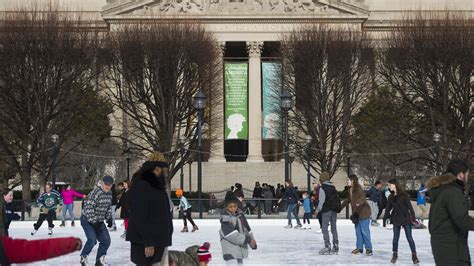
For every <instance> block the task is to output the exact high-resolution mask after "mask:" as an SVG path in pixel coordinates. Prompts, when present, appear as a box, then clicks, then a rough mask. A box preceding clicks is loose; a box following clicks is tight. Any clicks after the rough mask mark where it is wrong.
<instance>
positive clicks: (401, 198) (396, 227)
mask: <svg viewBox="0 0 474 266" xmlns="http://www.w3.org/2000/svg"><path fill="white" fill-rule="evenodd" d="M388 186H389V189H390V190H391V191H392V192H393V194H392V195H390V197H389V198H388V202H387V208H386V209H385V216H384V219H387V218H388V219H390V223H392V224H393V242H392V250H393V255H392V260H391V262H392V263H395V262H396V261H397V259H398V240H399V239H400V232H401V228H402V227H403V229H404V230H405V236H406V238H407V240H408V244H409V245H410V249H411V253H412V261H413V263H414V264H418V263H419V262H420V261H419V260H418V257H417V255H416V246H415V241H414V240H413V236H412V234H411V232H412V227H413V226H412V221H413V220H415V211H414V210H413V206H412V205H411V202H410V198H409V196H408V194H407V193H406V192H405V190H404V189H403V187H402V186H401V185H400V183H399V182H398V180H396V179H390V180H389V181H388Z"/></svg>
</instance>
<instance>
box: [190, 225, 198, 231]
mask: <svg viewBox="0 0 474 266" xmlns="http://www.w3.org/2000/svg"><path fill="white" fill-rule="evenodd" d="M196 230H199V227H197V225H193V230H191V233H193V232H194V231H196Z"/></svg>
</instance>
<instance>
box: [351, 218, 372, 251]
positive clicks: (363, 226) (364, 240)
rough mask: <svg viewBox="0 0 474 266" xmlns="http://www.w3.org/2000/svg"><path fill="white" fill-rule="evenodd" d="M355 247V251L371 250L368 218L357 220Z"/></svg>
mask: <svg viewBox="0 0 474 266" xmlns="http://www.w3.org/2000/svg"><path fill="white" fill-rule="evenodd" d="M355 231H356V247H357V249H364V246H365V249H366V250H372V241H371V240H370V218H367V219H362V220H359V223H358V224H356V225H355Z"/></svg>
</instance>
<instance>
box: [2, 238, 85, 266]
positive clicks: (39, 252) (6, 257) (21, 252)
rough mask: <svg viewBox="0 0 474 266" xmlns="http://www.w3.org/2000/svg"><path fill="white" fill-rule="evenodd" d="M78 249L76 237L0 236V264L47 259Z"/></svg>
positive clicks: (3, 265)
mask: <svg viewBox="0 0 474 266" xmlns="http://www.w3.org/2000/svg"><path fill="white" fill-rule="evenodd" d="M76 250H78V244H77V239H76V238H74V237H65V238H52V239H43V240H25V239H12V238H9V237H0V265H2V266H7V265H10V264H11V263H28V262H35V261H40V260H46V259H50V258H54V257H58V256H61V255H64V254H68V253H71V252H74V251H76Z"/></svg>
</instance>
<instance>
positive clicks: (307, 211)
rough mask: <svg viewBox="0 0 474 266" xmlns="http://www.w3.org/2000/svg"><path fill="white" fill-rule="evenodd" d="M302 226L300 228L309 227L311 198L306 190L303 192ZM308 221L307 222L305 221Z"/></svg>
mask: <svg viewBox="0 0 474 266" xmlns="http://www.w3.org/2000/svg"><path fill="white" fill-rule="evenodd" d="M303 209H304V214H303V227H302V229H311V224H310V223H311V222H310V220H309V219H310V218H311V199H310V198H309V197H308V192H306V191H305V192H303ZM306 222H308V223H306Z"/></svg>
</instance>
